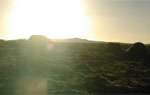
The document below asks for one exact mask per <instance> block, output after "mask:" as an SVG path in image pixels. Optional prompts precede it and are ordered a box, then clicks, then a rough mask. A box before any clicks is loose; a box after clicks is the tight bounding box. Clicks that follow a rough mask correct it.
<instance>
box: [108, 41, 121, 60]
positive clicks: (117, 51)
mask: <svg viewBox="0 0 150 95" xmlns="http://www.w3.org/2000/svg"><path fill="white" fill-rule="evenodd" d="M107 50H108V51H109V52H110V53H112V54H113V55H115V56H118V57H119V58H120V57H122V56H123V55H124V51H123V49H122V47H121V45H120V44H119V43H108V44H107Z"/></svg>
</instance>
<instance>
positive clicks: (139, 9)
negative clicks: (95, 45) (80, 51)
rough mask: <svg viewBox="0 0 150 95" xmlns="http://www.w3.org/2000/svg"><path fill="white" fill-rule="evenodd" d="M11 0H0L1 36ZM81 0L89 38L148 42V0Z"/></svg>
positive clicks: (11, 3) (149, 36)
mask: <svg viewBox="0 0 150 95" xmlns="http://www.w3.org/2000/svg"><path fill="white" fill-rule="evenodd" d="M14 1H15V0H0V38H3V39H5V35H6V33H5V31H4V28H5V27H6V26H5V25H6V24H5V23H6V19H5V18H6V17H7V16H9V13H10V12H11V11H12V7H13V3H14ZM22 1H23V0H22ZM61 1H62V0H61ZM72 1H73V0H72ZM41 2H42V0H41ZM84 2H85V4H84V7H86V8H85V9H86V12H87V16H88V17H89V18H90V20H91V24H90V25H91V27H92V28H91V32H90V33H89V34H90V36H91V38H89V39H92V40H101V41H113V42H137V41H141V42H145V43H150V0H84ZM35 3H36V2H35ZM58 3H59V2H58ZM68 4H69V3H68ZM25 6H26V7H27V5H25ZM33 6H34V5H33ZM71 34H72V33H71Z"/></svg>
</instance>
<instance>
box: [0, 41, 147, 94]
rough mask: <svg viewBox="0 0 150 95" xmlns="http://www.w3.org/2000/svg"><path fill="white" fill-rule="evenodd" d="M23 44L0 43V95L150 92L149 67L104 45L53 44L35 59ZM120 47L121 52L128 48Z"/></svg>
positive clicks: (16, 42) (22, 42) (17, 42)
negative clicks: (11, 94) (116, 53)
mask: <svg viewBox="0 0 150 95" xmlns="http://www.w3.org/2000/svg"><path fill="white" fill-rule="evenodd" d="M25 43H26V40H18V41H0V93H2V94H3V93H6V94H10V93H14V94H16V93H18V94H22V93H42V94H43V93H53V94H71V93H72V94H96V93H105V94H106V93H109V94H112V93H121V94H125V93H143V94H146V93H150V91H149V88H150V68H149V67H148V66H145V65H143V62H142V61H141V62H133V61H132V62H131V61H127V60H124V59H121V58H120V56H118V55H115V54H113V53H110V52H109V51H108V50H107V48H106V46H107V43H58V42H55V43H53V46H54V48H53V49H51V50H50V51H49V52H48V54H47V55H44V56H39V58H37V59H36V60H33V59H32V58H33V57H34V56H33V55H31V54H32V52H28V51H27V49H26V45H25ZM121 45H122V47H123V50H127V49H128V47H129V46H130V45H129V44H121ZM37 56H38V55H37ZM149 64H150V63H149Z"/></svg>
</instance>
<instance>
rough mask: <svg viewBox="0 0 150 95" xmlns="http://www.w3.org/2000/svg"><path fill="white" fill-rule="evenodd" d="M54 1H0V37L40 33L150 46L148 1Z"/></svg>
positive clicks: (52, 36)
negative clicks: (141, 43) (140, 43)
mask: <svg viewBox="0 0 150 95" xmlns="http://www.w3.org/2000/svg"><path fill="white" fill-rule="evenodd" d="M55 1H56V2H54V0H0V38H1V39H15V38H16V39H18V38H23V37H25V38H27V37H28V36H30V35H31V34H43V35H45V36H48V35H50V36H48V37H50V38H71V37H79V38H85V39H90V40H97V41H109V42H125V43H134V42H144V43H150V27H149V26H150V18H149V17H150V0H55ZM81 1H82V3H81ZM44 2H45V3H44ZM45 6H46V7H45ZM31 10H32V11H31ZM43 10H44V11H43ZM29 14H30V15H29ZM41 14H42V15H41ZM45 15H47V16H45ZM24 18H26V19H24ZM39 18H40V19H39ZM33 19H34V20H33ZM43 19H44V21H43ZM37 20H38V21H39V23H40V24H37V22H36V21H37ZM28 21H29V22H28ZM32 26H33V27H32ZM49 26H51V27H49ZM18 27H19V28H18ZM39 27H40V28H39ZM25 28H26V29H25ZM43 29H45V30H43ZM42 30H43V31H46V32H41V31H42ZM27 31H28V32H27ZM52 31H54V32H52ZM60 31H61V32H60Z"/></svg>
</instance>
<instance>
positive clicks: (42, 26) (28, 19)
mask: <svg viewBox="0 0 150 95" xmlns="http://www.w3.org/2000/svg"><path fill="white" fill-rule="evenodd" d="M88 28H89V19H88V16H87V14H86V11H85V7H84V1H83V0H16V1H15V5H14V8H13V10H12V12H11V14H10V15H9V17H8V18H7V37H6V38H7V39H18V38H28V37H29V36H31V35H35V34H38V35H44V36H47V37H49V38H54V39H61V38H72V37H80V38H89V29H88Z"/></svg>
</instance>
